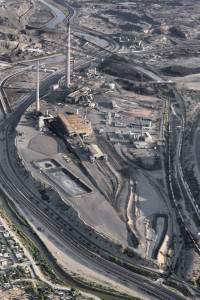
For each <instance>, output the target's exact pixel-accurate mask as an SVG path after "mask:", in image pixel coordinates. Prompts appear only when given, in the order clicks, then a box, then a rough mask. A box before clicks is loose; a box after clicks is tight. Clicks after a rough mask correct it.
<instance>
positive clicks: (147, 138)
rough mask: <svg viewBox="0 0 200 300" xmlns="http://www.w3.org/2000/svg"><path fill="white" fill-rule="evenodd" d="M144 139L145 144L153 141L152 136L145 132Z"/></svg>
mask: <svg viewBox="0 0 200 300" xmlns="http://www.w3.org/2000/svg"><path fill="white" fill-rule="evenodd" d="M144 138H145V142H146V143H151V142H152V141H153V139H152V136H151V135H150V133H149V132H147V131H146V132H145V133H144Z"/></svg>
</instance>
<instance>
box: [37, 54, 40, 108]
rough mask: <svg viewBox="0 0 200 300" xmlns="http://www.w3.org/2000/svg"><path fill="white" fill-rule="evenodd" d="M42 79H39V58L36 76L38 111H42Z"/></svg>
mask: <svg viewBox="0 0 200 300" xmlns="http://www.w3.org/2000/svg"><path fill="white" fill-rule="evenodd" d="M39 88H40V79H39V60H38V61H37V76H36V112H39V111H40V92H39V91H40V90H39Z"/></svg>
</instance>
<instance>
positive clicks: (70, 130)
mask: <svg viewBox="0 0 200 300" xmlns="http://www.w3.org/2000/svg"><path fill="white" fill-rule="evenodd" d="M58 118H59V120H60V121H61V123H62V125H63V126H64V128H65V130H66V132H67V134H68V135H69V136H75V135H81V136H82V138H84V137H86V136H90V135H92V134H93V130H92V128H91V125H90V124H88V123H87V122H86V120H85V119H83V118H82V117H79V116H78V115H64V114H59V115H58Z"/></svg>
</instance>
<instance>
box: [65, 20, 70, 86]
mask: <svg viewBox="0 0 200 300" xmlns="http://www.w3.org/2000/svg"><path fill="white" fill-rule="evenodd" d="M69 87H70V25H69V23H68V24H67V47H66V65H65V88H69Z"/></svg>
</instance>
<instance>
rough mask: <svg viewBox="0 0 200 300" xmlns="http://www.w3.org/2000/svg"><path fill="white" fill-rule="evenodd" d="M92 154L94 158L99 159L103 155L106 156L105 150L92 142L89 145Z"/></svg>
mask: <svg viewBox="0 0 200 300" xmlns="http://www.w3.org/2000/svg"><path fill="white" fill-rule="evenodd" d="M88 149H89V152H90V155H91V156H92V157H93V158H94V159H98V158H101V157H104V154H103V152H102V151H101V150H100V149H99V147H98V146H97V145H95V144H91V145H89V146H88Z"/></svg>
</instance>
